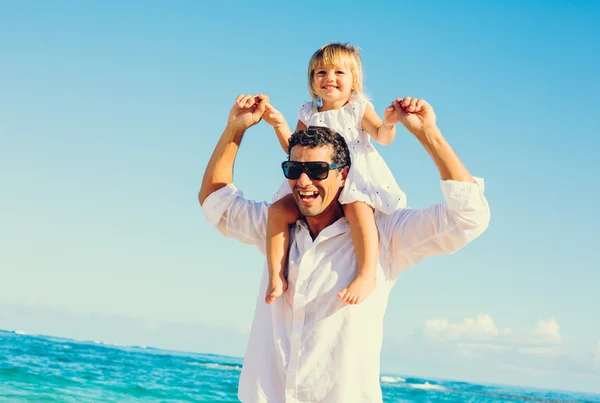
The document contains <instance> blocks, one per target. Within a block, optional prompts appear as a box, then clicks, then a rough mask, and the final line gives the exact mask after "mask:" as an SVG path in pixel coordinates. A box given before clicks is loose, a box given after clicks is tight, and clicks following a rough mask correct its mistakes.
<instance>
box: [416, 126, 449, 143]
mask: <svg viewBox="0 0 600 403" xmlns="http://www.w3.org/2000/svg"><path fill="white" fill-rule="evenodd" d="M413 134H414V136H415V137H417V138H418V139H419V140H434V139H435V138H440V137H442V132H441V131H440V129H439V128H438V127H437V126H430V127H426V128H424V129H422V130H419V131H418V132H416V133H413Z"/></svg>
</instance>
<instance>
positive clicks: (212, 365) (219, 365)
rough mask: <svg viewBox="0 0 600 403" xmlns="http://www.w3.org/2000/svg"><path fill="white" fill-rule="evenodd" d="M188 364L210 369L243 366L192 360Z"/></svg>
mask: <svg viewBox="0 0 600 403" xmlns="http://www.w3.org/2000/svg"><path fill="white" fill-rule="evenodd" d="M188 365H193V366H196V367H203V368H210V369H223V370H236V371H239V370H241V367H239V366H237V365H221V364H214V363H202V362H190V363H188Z"/></svg>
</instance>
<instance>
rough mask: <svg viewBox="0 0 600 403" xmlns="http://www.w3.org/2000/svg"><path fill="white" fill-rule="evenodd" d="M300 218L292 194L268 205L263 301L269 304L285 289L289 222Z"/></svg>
mask: <svg viewBox="0 0 600 403" xmlns="http://www.w3.org/2000/svg"><path fill="white" fill-rule="evenodd" d="M299 218H300V211H299V210H298V206H297V205H296V202H295V201H294V198H293V196H292V195H287V196H284V197H282V198H281V199H280V200H278V201H276V202H275V203H273V204H272V205H271V206H270V207H269V214H268V217H267V266H268V269H269V284H268V285H267V293H266V294H265V302H266V303H267V304H271V303H272V302H273V301H275V299H276V298H277V297H279V296H280V295H281V294H283V293H284V292H285V291H286V290H287V280H286V278H285V268H286V266H287V259H288V249H289V246H290V229H289V226H290V224H293V223H295V222H296V220H298V219H299Z"/></svg>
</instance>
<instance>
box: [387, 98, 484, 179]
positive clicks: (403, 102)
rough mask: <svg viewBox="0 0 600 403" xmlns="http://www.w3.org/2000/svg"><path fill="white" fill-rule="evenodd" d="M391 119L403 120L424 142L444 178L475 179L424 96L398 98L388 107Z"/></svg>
mask: <svg viewBox="0 0 600 403" xmlns="http://www.w3.org/2000/svg"><path fill="white" fill-rule="evenodd" d="M385 117H386V119H387V120H388V121H391V122H400V123H402V124H403V125H404V127H406V130H408V131H409V132H411V133H412V134H413V135H414V136H415V137H416V138H417V140H418V141H419V142H420V143H421V145H422V146H423V147H425V150H427V152H428V153H429V155H430V156H431V159H433V162H434V163H435V165H436V166H437V169H438V171H439V172H440V177H441V179H442V180H444V181H446V180H455V181H459V182H474V180H473V177H472V176H471V174H470V173H469V171H468V170H467V168H466V167H465V166H464V164H463V163H462V161H461V160H460V158H458V156H457V155H456V153H455V152H454V150H453V149H452V147H450V144H448V142H447V141H446V140H445V139H444V137H443V136H442V132H441V131H440V129H438V127H437V124H436V117H435V112H434V111H433V108H432V107H431V105H429V104H428V103H427V102H426V101H425V100H424V99H417V98H411V97H405V98H404V99H402V98H398V99H396V100H395V101H394V102H393V103H392V105H391V106H389V107H388V108H387V109H386V110H385Z"/></svg>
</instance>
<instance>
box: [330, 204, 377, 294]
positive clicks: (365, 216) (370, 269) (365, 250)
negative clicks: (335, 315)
mask: <svg viewBox="0 0 600 403" xmlns="http://www.w3.org/2000/svg"><path fill="white" fill-rule="evenodd" d="M343 208H344V214H345V215H346V219H347V220H348V223H349V224H350V230H351V231H352V242H353V243H354V249H355V250H356V258H357V260H358V271H357V273H356V277H355V278H354V280H352V282H351V283H350V285H349V286H348V287H346V288H344V289H343V290H342V291H340V292H339V293H338V297H340V298H341V299H343V300H344V301H345V302H346V303H348V304H358V303H360V302H362V301H363V300H364V299H365V298H366V297H367V296H368V295H369V294H370V293H371V292H372V291H373V290H374V289H375V279H376V269H375V267H376V266H377V253H378V250H379V235H378V232H377V226H376V225H375V217H374V214H373V208H372V207H371V206H369V205H368V204H366V203H362V202H354V203H350V204H344V205H343Z"/></svg>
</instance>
